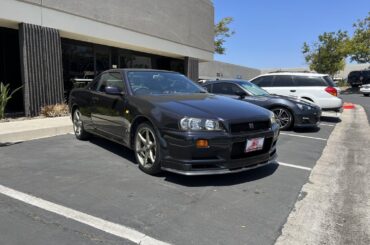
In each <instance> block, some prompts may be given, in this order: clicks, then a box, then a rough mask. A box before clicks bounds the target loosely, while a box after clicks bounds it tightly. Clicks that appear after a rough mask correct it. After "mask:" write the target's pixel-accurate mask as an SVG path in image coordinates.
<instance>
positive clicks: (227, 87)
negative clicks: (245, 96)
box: [213, 83, 242, 95]
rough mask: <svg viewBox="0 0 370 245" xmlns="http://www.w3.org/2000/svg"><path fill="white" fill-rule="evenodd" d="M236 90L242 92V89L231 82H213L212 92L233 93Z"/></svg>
mask: <svg viewBox="0 0 370 245" xmlns="http://www.w3.org/2000/svg"><path fill="white" fill-rule="evenodd" d="M237 92H242V90H241V89H240V88H239V87H238V86H237V85H235V84H232V83H216V84H213V93H215V94H228V95H235V94H236V93H237Z"/></svg>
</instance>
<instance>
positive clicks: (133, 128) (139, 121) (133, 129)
mask: <svg viewBox="0 0 370 245" xmlns="http://www.w3.org/2000/svg"><path fill="white" fill-rule="evenodd" d="M145 122H146V123H149V124H150V125H151V126H152V127H153V128H154V130H155V131H156V134H157V136H158V137H159V138H161V137H160V134H159V130H158V129H157V127H156V126H155V124H154V123H153V121H152V120H151V119H150V118H149V117H147V116H144V115H140V116H137V117H135V118H134V120H132V123H131V127H130V142H129V146H130V147H131V149H133V148H134V137H135V133H136V129H137V127H138V126H139V125H140V124H142V123H145Z"/></svg>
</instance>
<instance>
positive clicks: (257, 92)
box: [239, 82, 269, 96]
mask: <svg viewBox="0 0 370 245" xmlns="http://www.w3.org/2000/svg"><path fill="white" fill-rule="evenodd" d="M239 84H240V85H241V86H242V87H243V88H244V89H245V90H247V91H248V92H249V93H251V94H252V95H254V96H262V95H269V93H268V92H267V91H266V90H263V89H262V88H260V87H258V86H257V85H255V84H254V83H251V82H241V83H239Z"/></svg>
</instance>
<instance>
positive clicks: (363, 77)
mask: <svg viewBox="0 0 370 245" xmlns="http://www.w3.org/2000/svg"><path fill="white" fill-rule="evenodd" d="M348 84H350V85H351V87H353V88H354V87H358V86H360V85H363V84H370V70H363V71H351V72H350V73H349V74H348Z"/></svg>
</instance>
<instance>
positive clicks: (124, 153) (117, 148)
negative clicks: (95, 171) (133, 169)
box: [89, 137, 136, 164]
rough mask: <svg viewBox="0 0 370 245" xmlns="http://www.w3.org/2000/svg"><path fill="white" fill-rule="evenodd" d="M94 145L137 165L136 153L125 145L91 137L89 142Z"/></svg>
mask: <svg viewBox="0 0 370 245" xmlns="http://www.w3.org/2000/svg"><path fill="white" fill-rule="evenodd" d="M89 141H90V142H91V143H93V144H94V145H97V146H99V147H101V148H104V149H106V150H107V151H110V152H112V153H114V154H116V155H118V156H120V157H123V158H125V159H126V160H128V161H130V162H132V163H134V164H136V161H135V156H134V152H133V151H132V150H130V149H128V148H126V147H124V146H123V145H120V144H118V143H114V142H112V141H109V140H106V139H104V138H100V137H91V138H90V140H89Z"/></svg>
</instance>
